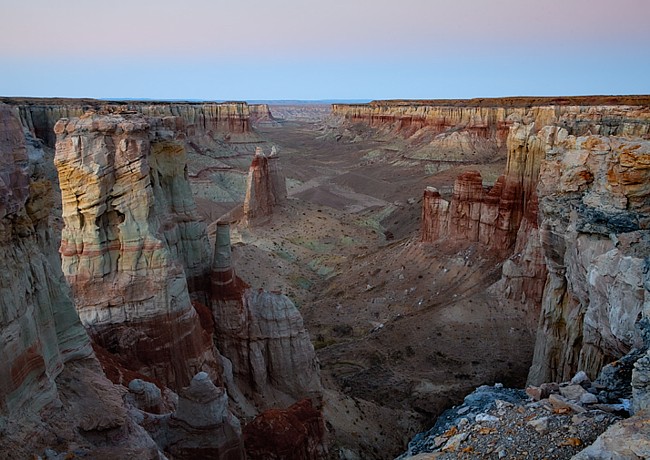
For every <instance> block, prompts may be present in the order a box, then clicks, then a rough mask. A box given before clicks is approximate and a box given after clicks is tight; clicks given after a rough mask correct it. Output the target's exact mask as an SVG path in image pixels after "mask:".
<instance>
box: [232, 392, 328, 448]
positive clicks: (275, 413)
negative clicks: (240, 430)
mask: <svg viewBox="0 0 650 460" xmlns="http://www.w3.org/2000/svg"><path fill="white" fill-rule="evenodd" d="M325 436H326V430H325V422H324V420H323V416H322V414H321V413H320V411H319V410H317V409H315V408H314V407H313V405H312V403H311V401H310V400H309V399H305V400H302V401H299V402H297V403H295V404H294V405H292V406H291V407H289V408H287V409H284V410H282V409H270V410H268V411H266V412H264V413H262V414H260V415H259V416H257V417H256V418H255V420H253V421H252V422H251V423H249V424H248V425H246V427H245V428H244V439H245V444H246V454H247V458H248V460H273V459H276V460H281V459H282V460H317V459H325V458H327V447H326V444H325Z"/></svg>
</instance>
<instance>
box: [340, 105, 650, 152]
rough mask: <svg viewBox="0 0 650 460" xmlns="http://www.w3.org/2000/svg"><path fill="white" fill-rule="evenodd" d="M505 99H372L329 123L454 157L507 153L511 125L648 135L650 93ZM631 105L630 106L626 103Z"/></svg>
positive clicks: (345, 107) (412, 149)
mask: <svg viewBox="0 0 650 460" xmlns="http://www.w3.org/2000/svg"><path fill="white" fill-rule="evenodd" d="M608 103H612V100H611V99H609V98H605V97H600V98H569V99H566V100H565V99H557V98H547V99H544V98H510V99H507V98H503V99H481V100H467V101H458V100H448V101H445V100H440V101H374V102H371V103H369V104H333V105H332V119H331V120H330V125H333V126H335V127H336V129H337V131H338V132H340V131H341V129H340V127H341V126H343V127H345V128H346V129H348V130H349V131H351V133H352V135H353V134H354V132H355V130H354V125H355V124H358V123H360V124H363V125H364V126H369V127H371V128H374V129H375V132H373V133H372V137H375V138H377V137H379V138H381V137H382V136H384V137H395V136H398V137H401V138H403V139H405V140H406V141H407V143H406V145H405V148H404V152H403V154H404V155H405V156H407V157H411V158H418V159H428V160H437V161H453V162H472V161H473V162H476V161H487V160H490V159H496V158H499V157H504V156H505V154H506V144H507V138H508V133H509V130H510V127H511V126H512V125H513V124H514V123H515V122H519V123H524V124H531V123H533V122H534V123H535V126H536V127H537V129H540V128H541V127H542V126H546V125H549V124H554V123H558V124H560V125H565V124H566V125H567V126H571V127H572V128H573V129H574V130H575V131H576V134H582V133H587V132H591V133H592V134H602V135H630V136H631V135H635V136H642V135H647V134H648V127H647V125H646V124H639V123H638V120H639V119H640V118H644V117H645V118H646V119H647V114H643V113H642V112H641V113H640V112H638V110H639V105H642V104H645V105H646V106H647V105H648V104H649V103H650V100H649V98H647V97H643V96H639V97H634V96H630V97H627V98H620V99H618V100H616V99H614V103H613V104H612V105H608ZM626 104H628V105H626Z"/></svg>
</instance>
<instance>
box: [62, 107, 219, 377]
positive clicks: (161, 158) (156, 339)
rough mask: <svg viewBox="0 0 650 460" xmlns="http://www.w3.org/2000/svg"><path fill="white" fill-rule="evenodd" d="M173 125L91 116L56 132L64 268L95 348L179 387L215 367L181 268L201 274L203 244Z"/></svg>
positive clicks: (201, 227)
mask: <svg viewBox="0 0 650 460" xmlns="http://www.w3.org/2000/svg"><path fill="white" fill-rule="evenodd" d="M178 124H179V120H177V119H175V118H173V117H171V118H166V119H146V118H144V117H142V116H141V115H136V114H122V115H96V114H88V115H85V116H83V117H81V118H74V119H70V120H68V119H62V120H60V121H59V122H58V123H57V124H56V126H55V131H56V134H57V144H56V147H57V148H56V157H55V164H56V167H57V169H58V172H59V180H60V184H61V193H62V200H63V219H64V223H65V227H64V229H63V232H62V240H61V254H62V257H63V270H64V274H65V276H66V278H67V280H68V282H69V283H70V285H71V286H72V289H73V292H74V298H75V303H76V307H77V311H78V312H79V316H80V317H81V320H82V322H83V324H84V325H85V326H86V328H87V329H88V330H89V331H90V333H91V335H92V336H93V338H94V340H95V341H96V342H97V343H98V344H99V345H100V346H102V347H103V348H105V349H106V350H108V351H109V352H111V353H114V354H118V355H120V356H121V357H123V358H125V360H126V361H127V362H128V363H129V365H130V366H131V368H132V369H133V370H136V371H138V372H141V373H143V374H145V375H148V376H151V377H153V378H156V379H158V380H160V381H161V382H163V383H164V384H165V385H168V386H170V387H172V388H176V389H178V388H181V387H183V386H185V385H187V384H188V383H189V382H190V379H191V378H192V376H193V375H194V374H196V373H197V372H199V371H201V370H207V371H209V372H210V373H211V374H212V375H213V376H215V377H216V373H215V370H218V368H219V367H218V365H217V363H216V360H215V357H214V351H213V346H212V343H211V342H212V341H211V337H210V336H209V335H208V334H207V333H206V332H205V331H204V330H203V329H202V328H201V325H200V322H199V319H198V316H197V314H196V311H195V310H194V308H193V307H192V304H191V301H190V294H189V291H188V283H187V272H189V273H191V274H192V275H197V276H198V275H200V274H201V273H202V271H203V272H206V271H207V267H208V266H209V245H208V241H207V236H206V233H205V226H204V225H203V224H200V223H199V222H198V221H197V220H196V216H195V215H194V214H193V210H192V206H193V201H192V197H191V194H190V191H189V186H187V183H186V179H185V177H184V167H185V165H184V153H183V148H182V144H181V143H180V140H178V139H177V136H178V134H179V125H178ZM181 133H182V132H181ZM202 265H203V266H202Z"/></svg>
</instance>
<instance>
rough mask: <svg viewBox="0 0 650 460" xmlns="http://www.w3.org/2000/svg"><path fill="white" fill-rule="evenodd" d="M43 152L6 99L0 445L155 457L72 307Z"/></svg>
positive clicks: (0, 232) (0, 216) (24, 451)
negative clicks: (32, 145) (28, 139)
mask: <svg viewBox="0 0 650 460" xmlns="http://www.w3.org/2000/svg"><path fill="white" fill-rule="evenodd" d="M42 153H43V152H42V151H41V152H40V154H41V155H42ZM38 155H39V152H38V151H36V150H32V151H31V152H30V154H29V158H28V155H27V149H26V147H25V135H24V133H23V130H22V127H21V125H20V122H19V120H18V118H17V117H15V116H14V115H13V114H12V113H11V111H10V109H9V108H8V107H7V106H5V105H3V104H0V197H1V198H0V263H1V264H2V267H3V270H2V274H1V275H0V430H1V431H2V435H1V436H0V452H3V453H5V454H6V453H9V452H11V453H12V456H14V457H15V458H31V457H33V456H35V455H36V454H37V453H38V454H40V453H42V452H43V450H44V449H45V448H46V447H50V448H51V447H56V448H57V449H64V450H67V449H68V447H69V446H71V445H74V446H75V447H74V448H75V449H76V452H83V454H82V455H88V456H91V457H96V458H97V457H106V456H108V457H124V456H134V457H138V458H157V457H158V453H159V452H158V448H157V447H156V445H155V443H154V442H153V440H152V439H151V438H150V437H149V436H148V435H147V433H146V432H145V431H144V430H143V429H142V428H141V427H139V426H138V425H137V424H136V423H135V422H134V421H133V420H132V419H131V418H130V417H129V415H128V413H127V410H126V408H125V407H124V403H123V401H122V395H121V393H120V391H119V390H118V389H117V388H116V387H114V386H113V385H112V383H111V382H110V381H108V380H107V379H106V377H105V376H104V374H103V372H102V370H101V368H100V366H99V363H98V362H97V360H96V359H95V356H94V354H93V350H92V348H91V346H90V340H89V337H88V335H87V334H86V331H85V330H84V328H83V326H82V324H81V322H80V321H79V317H78V315H77V313H76V311H75V306H74V303H73V301H72V298H71V296H70V294H71V293H70V289H69V288H68V286H67V285H66V283H65V279H64V277H63V273H62V271H61V264H60V258H59V257H58V254H57V247H56V242H58V237H57V236H56V235H55V232H57V229H56V226H55V225H53V224H52V221H51V217H52V216H51V211H52V208H53V204H54V203H53V194H52V184H51V183H50V182H49V180H48V179H47V178H45V177H44V175H43V171H42V168H41V167H42V161H43V158H42V157H40V158H39V157H38ZM107 432H110V433H111V436H110V437H106V438H104V436H105V434H106V433H107ZM81 433H83V435H82V434H81ZM100 439H103V441H98V440H100ZM118 440H119V441H118Z"/></svg>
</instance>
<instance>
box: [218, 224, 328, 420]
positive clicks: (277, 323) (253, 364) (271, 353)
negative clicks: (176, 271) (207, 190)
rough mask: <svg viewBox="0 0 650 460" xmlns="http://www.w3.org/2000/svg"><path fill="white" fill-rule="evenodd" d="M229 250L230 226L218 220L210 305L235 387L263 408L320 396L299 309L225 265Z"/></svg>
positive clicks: (315, 366)
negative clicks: (254, 285) (230, 366)
mask: <svg viewBox="0 0 650 460" xmlns="http://www.w3.org/2000/svg"><path fill="white" fill-rule="evenodd" d="M230 251H231V248H230V226H229V225H228V224H227V223H219V224H218V225H217V241H216V252H215V262H214V265H213V269H212V289H213V290H212V302H211V306H212V314H213V316H214V324H215V340H216V343H217V346H218V347H219V350H220V351H221V353H222V354H223V355H224V356H225V357H226V358H228V359H229V360H230V361H231V362H232V368H233V374H234V377H235V382H236V384H237V387H238V388H239V389H240V390H241V391H242V392H243V394H244V395H245V396H246V397H247V398H248V399H249V400H250V401H254V402H255V404H256V406H257V407H260V408H262V409H267V408H271V407H287V406H289V405H291V404H293V403H295V402H296V401H299V400H301V399H304V398H305V397H309V398H313V399H314V401H316V402H318V401H320V398H321V393H322V387H321V382H320V374H319V369H318V363H317V361H316V355H315V353H314V347H313V346H312V344H311V341H310V340H309V335H308V334H307V331H306V330H305V327H304V325H303V320H302V316H301V315H300V312H299V311H298V309H297V308H296V307H295V305H294V304H293V302H292V301H291V300H290V299H289V298H288V297H287V296H285V295H282V294H276V293H272V292H266V291H263V290H261V289H260V290H254V289H251V288H249V287H248V285H247V284H245V283H244V282H243V281H242V280H240V279H239V278H238V277H237V275H236V274H235V271H234V268H233V267H232V266H231V265H230V263H231V262H230V261H231V253H230Z"/></svg>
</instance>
